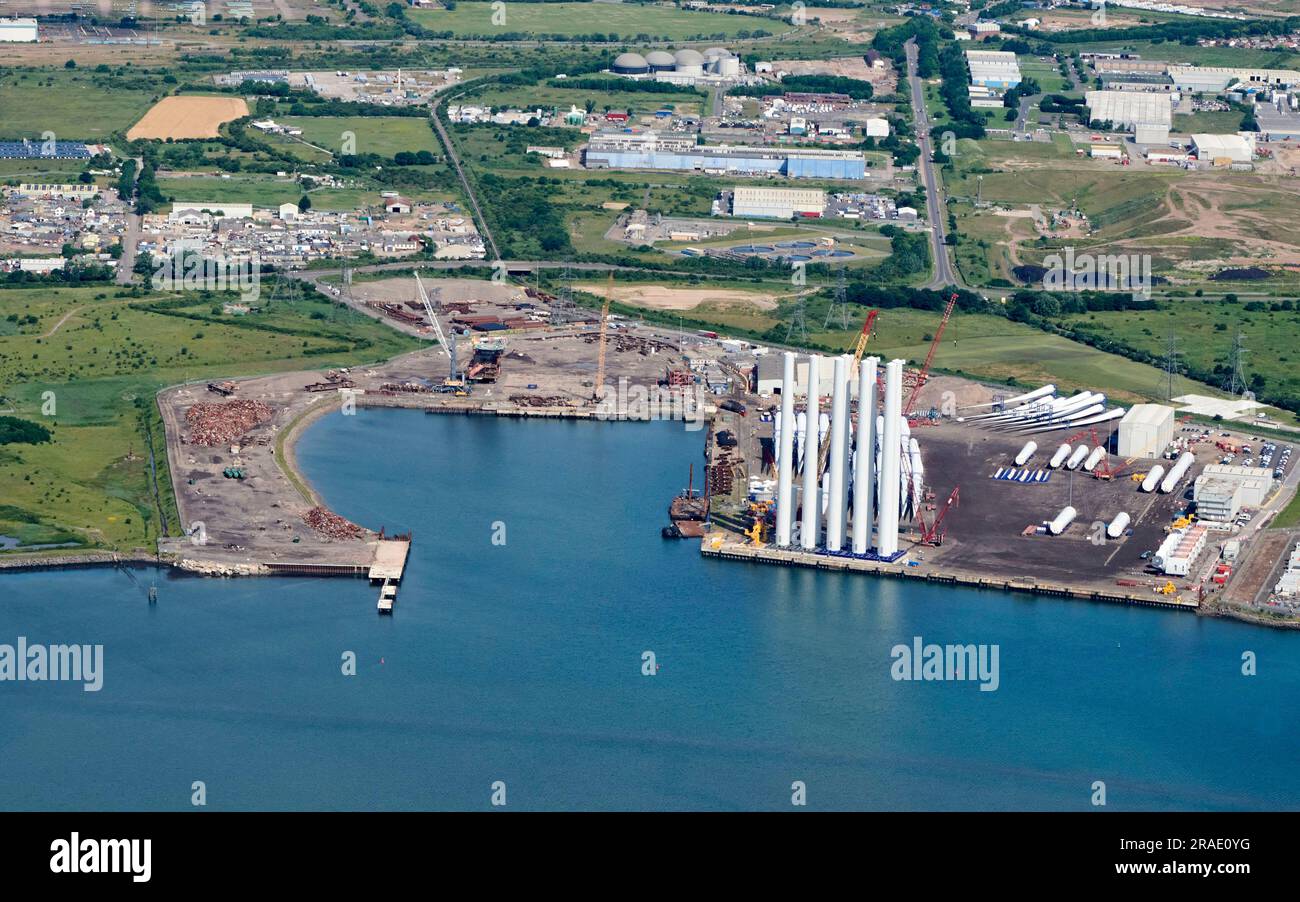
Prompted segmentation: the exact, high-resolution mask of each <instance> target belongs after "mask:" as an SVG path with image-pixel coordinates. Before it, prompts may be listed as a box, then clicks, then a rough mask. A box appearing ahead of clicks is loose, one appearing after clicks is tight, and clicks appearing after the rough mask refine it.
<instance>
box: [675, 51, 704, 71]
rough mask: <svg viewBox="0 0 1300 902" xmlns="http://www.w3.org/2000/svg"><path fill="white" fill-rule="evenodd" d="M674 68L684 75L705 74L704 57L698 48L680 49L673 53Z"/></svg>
mask: <svg viewBox="0 0 1300 902" xmlns="http://www.w3.org/2000/svg"><path fill="white" fill-rule="evenodd" d="M673 62H674V63H675V66H674V68H675V69H676V70H677V71H678V72H680V73H681V74H683V75H703V74H704V57H703V56H702V55H701V54H700V52H699V51H698V50H691V49H689V48H688V49H686V50H678V51H677V52H676V53H674V54H673Z"/></svg>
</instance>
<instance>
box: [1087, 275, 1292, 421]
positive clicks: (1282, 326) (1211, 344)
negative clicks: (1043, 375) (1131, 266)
mask: <svg viewBox="0 0 1300 902" xmlns="http://www.w3.org/2000/svg"><path fill="white" fill-rule="evenodd" d="M1166 303H1167V308H1168V309H1164V310H1159V311H1137V310H1128V311H1118V312H1099V313H1090V314H1088V315H1087V317H1065V318H1063V321H1064V324H1065V325H1067V326H1070V327H1071V328H1074V329H1078V330H1081V331H1086V332H1089V333H1093V334H1097V335H1101V336H1106V337H1109V338H1111V339H1114V340H1116V341H1120V342H1122V343H1123V344H1125V345H1127V346H1129V347H1132V348H1136V349H1138V350H1140V351H1145V352H1147V353H1150V354H1155V355H1161V354H1163V353H1164V351H1165V348H1166V345H1167V342H1168V337H1169V331H1170V330H1171V329H1173V330H1174V332H1175V335H1176V337H1177V340H1178V350H1179V352H1180V354H1181V355H1182V359H1183V360H1184V361H1186V362H1187V363H1189V364H1191V365H1193V366H1196V367H1199V368H1202V369H1207V370H1208V369H1212V368H1213V367H1214V366H1215V365H1216V364H1220V365H1223V366H1226V365H1227V362H1228V359H1229V355H1230V353H1231V349H1232V341H1233V336H1234V334H1235V333H1236V332H1237V331H1238V330H1240V331H1241V334H1242V340H1243V343H1244V345H1245V347H1246V348H1247V349H1248V350H1249V354H1248V355H1247V357H1246V361H1245V373H1246V377H1247V378H1248V379H1249V378H1251V377H1252V376H1254V375H1255V374H1258V375H1259V377H1260V378H1262V379H1263V380H1264V385H1265V386H1266V387H1267V388H1270V389H1274V390H1278V391H1281V392H1283V393H1284V394H1287V395H1291V396H1294V397H1300V366H1298V365H1300V346H1298V345H1297V343H1296V335H1297V334H1300V311H1296V310H1276V311H1274V310H1272V309H1265V310H1252V311H1247V310H1245V309H1244V307H1245V305H1246V304H1247V303H1249V301H1245V300H1243V301H1239V302H1238V303H1235V304H1231V303H1224V302H1222V301H1219V300H1207V299H1204V298H1194V297H1193V298H1178V299H1171V300H1169V301H1168V302H1166ZM1270 305H1271V302H1270V303H1269V304H1266V305H1265V306H1266V307H1268V306H1270ZM1279 306H1281V303H1280V302H1279ZM1259 390H1260V388H1259V386H1256V391H1259Z"/></svg>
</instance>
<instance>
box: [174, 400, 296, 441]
mask: <svg viewBox="0 0 1300 902" xmlns="http://www.w3.org/2000/svg"><path fill="white" fill-rule="evenodd" d="M274 414H275V411H273V410H272V409H271V407H270V405H268V404H266V403H264V402H262V401H221V402H217V403H213V404H207V403H200V404H195V405H194V406H193V407H191V408H190V409H189V410H187V411H185V422H186V423H187V424H188V425H189V427H190V439H189V440H190V444H192V445H229V444H232V443H234V442H235V441H236V440H237V439H239V438H240V437H242V436H243V435H245V434H246V433H247V432H248V431H249V430H250V429H252V428H254V427H255V426H260V425H261V424H263V423H266V422H269V421H270V419H271V417H272V416H274Z"/></svg>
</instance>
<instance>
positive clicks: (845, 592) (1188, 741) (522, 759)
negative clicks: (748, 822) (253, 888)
mask: <svg viewBox="0 0 1300 902" xmlns="http://www.w3.org/2000/svg"><path fill="white" fill-rule="evenodd" d="M701 441H702V437H701V434H700V433H698V432H693V433H691V432H686V431H684V430H683V429H682V428H681V426H680V424H677V425H674V424H666V423H660V424H628V423H599V424H597V423H568V422H553V421H546V422H535V423H534V422H520V421H506V420H496V419H493V418H486V417H484V418H477V417H474V418H469V417H435V416H425V415H422V414H419V413H414V412H409V411H376V410H361V411H359V412H358V414H357V415H356V416H352V417H344V416H331V417H327V418H325V419H323V420H321V421H320V422H318V423H317V424H315V425H314V426H312V427H311V428H310V430H309V432H308V433H307V435H306V436H305V437H304V439H303V441H302V443H301V444H300V446H299V458H300V461H301V463H302V465H303V468H304V470H305V472H306V474H307V475H308V477H309V478H310V479H311V481H312V482H313V484H314V485H315V486H316V487H317V488H318V489H319V490H320V491H321V492H322V493H323V495H324V496H325V498H326V499H327V500H328V502H329V504H330V506H331V507H332V508H333V509H334V510H336V511H338V512H339V513H341V514H343V515H344V516H347V517H349V518H351V519H353V520H355V521H357V522H359V523H362V524H364V525H366V526H369V527H372V528H378V527H379V526H381V525H382V526H386V527H388V528H389V530H390V531H391V530H394V529H402V530H405V529H413V530H414V533H415V543H414V547H413V550H412V557H411V561H410V565H409V567H408V570H407V576H406V579H405V581H404V582H403V585H402V587H401V592H400V595H399V600H398V604H397V609H396V613H395V614H394V616H392V617H391V618H389V617H381V616H378V615H377V614H376V612H375V601H376V590H375V589H374V588H373V587H371V586H369V585H368V584H367V583H366V582H365V581H364V580H348V579H287V578H269V579H245V580H211V579H201V578H195V577H185V576H177V575H172V574H170V573H166V572H163V571H153V570H140V571H136V575H137V580H136V581H133V580H132V579H130V578H129V577H128V576H126V575H125V574H123V573H120V572H117V571H113V570H76V571H64V572H54V573H50V572H45V573H26V574H19V575H5V576H3V577H0V599H2V601H0V643H8V644H13V643H14V642H15V641H16V640H17V637H18V636H20V635H21V636H26V637H27V639H28V641H29V642H33V643H34V642H43V643H51V644H52V643H64V642H81V643H101V644H103V646H104V657H105V665H104V669H105V674H104V686H103V689H102V691H100V692H97V693H88V692H83V691H82V689H81V687H80V686H79V685H76V684H59V683H16V682H0V761H3V766H2V767H0V808H4V809H80V808H84V809H186V808H189V807H190V804H191V792H192V790H191V786H192V784H193V783H194V781H202V782H203V783H204V784H205V787H206V792H207V802H208V807H209V809H485V808H487V807H489V801H490V797H491V794H492V785H493V783H494V782H495V781H504V783H505V785H506V800H507V807H508V808H515V809H778V810H780V809H788V808H789V807H790V796H791V784H792V783H793V782H794V781H803V783H804V784H805V785H806V787H807V801H808V807H809V808H827V809H1075V810H1084V809H1089V808H1091V807H1092V806H1091V804H1090V802H1091V799H1092V797H1093V788H1092V787H1093V783H1094V782H1095V781H1103V782H1104V783H1105V784H1106V799H1107V807H1109V808H1118V809H1273V808H1286V809H1295V808H1298V807H1300V767H1298V763H1300V762H1298V761H1297V756H1296V749H1297V748H1300V719H1298V718H1297V716H1296V713H1297V707H1298V706H1297V699H1298V698H1300V636H1297V635H1294V634H1287V633H1282V632H1274V631H1270V630H1266V629H1262V628H1257V627H1251V626H1246V625H1242V624H1236V623H1231V622H1224V621H1215V620H1208V619H1202V618H1197V617H1196V616H1194V615H1189V614H1183V613H1179V612H1169V611H1163V610H1147V609H1129V608H1124V607H1118V606H1106V605H1099V604H1091V603H1085V602H1077V601H1065V600H1061V599H1054V598H1042V599H1039V598H1032V597H1029V596H1012V595H1005V594H1002V593H998V592H983V591H974V590H964V589H953V588H937V587H931V586H924V585H915V584H912V583H903V582H900V581H896V580H887V579H873V578H870V577H864V576H860V575H859V576H852V575H842V574H826V573H819V572H811V571H806V570H789V569H784V568H777V567H768V566H760V565H745V564H739V563H731V562H721V561H712V560H705V559H703V558H701V556H700V555H699V552H698V548H697V546H696V544H695V543H694V542H671V541H664V540H663V539H661V538H660V536H659V527H660V526H662V525H663V524H664V523H665V522H666V515H665V507H666V505H667V502H668V500H669V498H670V497H671V496H672V494H673V493H675V492H676V491H678V490H680V489H681V488H682V485H683V481H684V479H685V476H686V470H687V466H688V464H689V463H691V462H696V463H697V464H698V463H699V461H700V451H701ZM696 469H697V472H698V470H699V467H698V466H697V468H696ZM502 526H504V531H505V544H495V543H494V542H493V538H494V536H498V537H499V536H500V534H501V527H502ZM155 580H156V581H157V583H158V586H159V600H158V602H157V604H156V605H153V606H150V605H149V604H148V603H147V601H146V598H145V595H144V591H143V588H142V586H145V585H148V583H149V582H150V581H155ZM915 636H921V637H923V639H924V640H925V641H926V642H937V643H963V644H964V643H989V644H997V645H998V646H999V663H1000V685H999V687H998V689H997V690H996V691H993V692H981V691H979V689H978V685H977V684H976V683H973V682H964V683H963V682H902V681H895V680H894V679H892V678H891V676H890V667H891V664H892V663H893V659H892V658H891V656H890V650H891V648H892V647H893V646H895V645H897V644H908V645H910V644H911V642H912V640H913V637H915ZM349 651H350V652H354V653H355V655H356V657H357V662H358V664H357V674H356V675H355V676H345V675H343V673H342V666H341V662H342V656H343V655H344V653H345V652H349ZM645 651H652V652H653V653H654V654H655V656H656V659H657V661H658V663H659V665H660V670H659V672H658V673H657V674H656V675H654V676H644V675H643V674H642V655H643V652H645ZM1246 651H1251V652H1254V654H1255V655H1256V657H1257V660H1258V675H1257V676H1244V675H1243V674H1242V672H1241V670H1242V654H1243V653H1244V652H1246Z"/></svg>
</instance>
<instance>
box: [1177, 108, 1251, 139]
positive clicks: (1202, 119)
mask: <svg viewBox="0 0 1300 902" xmlns="http://www.w3.org/2000/svg"><path fill="white" fill-rule="evenodd" d="M1241 118H1242V117H1241V113H1238V112H1237V111H1236V110H1206V111H1202V112H1199V113H1192V114H1191V115H1178V116H1175V117H1174V127H1173V130H1174V131H1175V132H1177V133H1178V134H1181V135H1200V134H1214V135H1224V134H1227V135H1230V134H1232V133H1233V132H1235V131H1237V130H1238V129H1239V128H1241Z"/></svg>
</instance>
